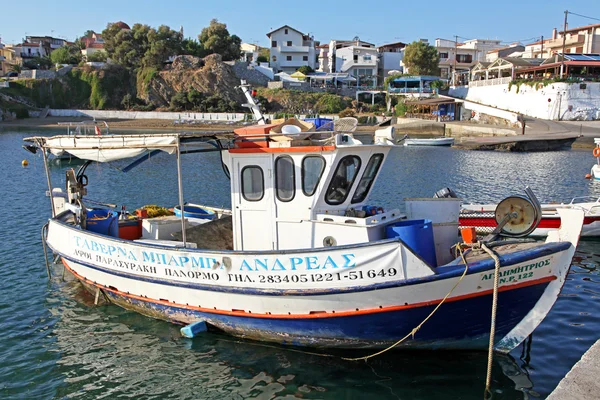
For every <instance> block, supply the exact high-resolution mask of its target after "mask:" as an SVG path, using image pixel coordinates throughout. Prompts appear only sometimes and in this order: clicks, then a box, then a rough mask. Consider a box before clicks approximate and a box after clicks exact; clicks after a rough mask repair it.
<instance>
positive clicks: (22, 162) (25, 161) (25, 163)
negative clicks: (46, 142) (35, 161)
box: [21, 160, 29, 167]
mask: <svg viewBox="0 0 600 400" xmlns="http://www.w3.org/2000/svg"><path fill="white" fill-rule="evenodd" d="M21 165H22V166H24V167H26V166H28V165H29V161H27V160H23V161H21Z"/></svg>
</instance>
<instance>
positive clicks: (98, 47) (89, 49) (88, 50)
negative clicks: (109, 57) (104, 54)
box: [79, 32, 104, 60]
mask: <svg viewBox="0 0 600 400" xmlns="http://www.w3.org/2000/svg"><path fill="white" fill-rule="evenodd" d="M79 41H80V42H81V43H82V44H83V45H84V48H83V49H81V54H82V55H83V57H84V58H85V60H87V58H88V57H89V56H90V55H92V54H94V53H98V52H99V51H104V39H103V38H102V35H101V34H99V33H96V32H92V34H91V35H90V36H85V37H82V38H81V39H79Z"/></svg>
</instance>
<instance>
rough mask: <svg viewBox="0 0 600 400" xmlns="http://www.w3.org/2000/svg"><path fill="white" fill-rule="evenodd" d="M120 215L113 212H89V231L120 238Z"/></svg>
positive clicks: (101, 210) (100, 210) (102, 210)
mask: <svg viewBox="0 0 600 400" xmlns="http://www.w3.org/2000/svg"><path fill="white" fill-rule="evenodd" d="M118 216H119V214H117V212H116V211H111V210H104V209H99V210H87V230H88V231H90V232H95V233H99V234H101V235H108V236H112V237H119V220H118Z"/></svg>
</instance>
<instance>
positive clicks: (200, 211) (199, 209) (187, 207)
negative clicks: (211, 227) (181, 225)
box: [173, 204, 217, 220]
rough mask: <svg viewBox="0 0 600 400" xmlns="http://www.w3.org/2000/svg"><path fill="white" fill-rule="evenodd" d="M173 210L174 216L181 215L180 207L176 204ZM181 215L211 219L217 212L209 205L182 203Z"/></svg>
mask: <svg viewBox="0 0 600 400" xmlns="http://www.w3.org/2000/svg"><path fill="white" fill-rule="evenodd" d="M173 211H174V213H175V216H176V217H181V207H179V206H178V205H177V206H175V207H174V208H173ZM183 216H184V217H186V218H193V219H202V220H213V219H215V218H216V216H217V214H216V213H215V211H213V210H212V209H211V208H209V207H205V206H201V205H199V204H184V205H183Z"/></svg>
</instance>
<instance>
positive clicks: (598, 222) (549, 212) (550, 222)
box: [459, 197, 600, 237]
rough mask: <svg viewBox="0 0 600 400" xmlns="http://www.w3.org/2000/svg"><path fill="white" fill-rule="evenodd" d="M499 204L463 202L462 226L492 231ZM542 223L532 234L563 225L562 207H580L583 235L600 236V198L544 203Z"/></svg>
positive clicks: (495, 224) (482, 232)
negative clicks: (582, 217)
mask: <svg viewBox="0 0 600 400" xmlns="http://www.w3.org/2000/svg"><path fill="white" fill-rule="evenodd" d="M496 207H497V204H463V205H462V207H461V211H460V219H459V222H460V227H461V229H462V228H470V227H473V228H475V229H476V231H477V232H478V233H481V234H486V233H490V232H492V231H493V230H494V229H495V228H496V226H497V225H498V224H497V222H496V218H495V209H496ZM541 207H542V219H541V221H540V224H539V225H538V226H537V228H536V229H535V230H533V232H532V233H531V234H530V235H531V236H538V237H545V236H547V235H548V233H549V232H551V231H552V230H555V229H558V228H560V226H561V218H560V214H559V212H558V210H560V209H580V210H583V211H584V213H585V214H584V215H585V216H584V219H583V227H582V229H581V236H582V237H600V198H595V197H576V198H574V199H573V200H571V202H570V203H560V204H558V203H549V204H542V205H541Z"/></svg>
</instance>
